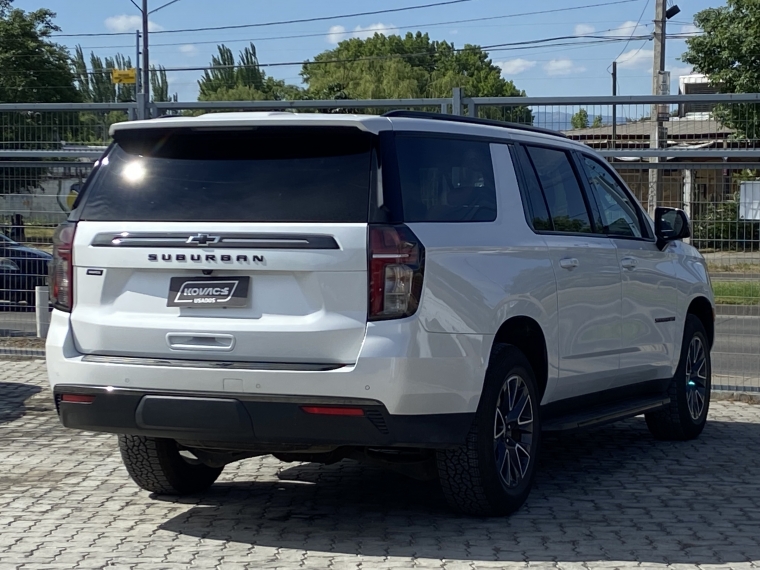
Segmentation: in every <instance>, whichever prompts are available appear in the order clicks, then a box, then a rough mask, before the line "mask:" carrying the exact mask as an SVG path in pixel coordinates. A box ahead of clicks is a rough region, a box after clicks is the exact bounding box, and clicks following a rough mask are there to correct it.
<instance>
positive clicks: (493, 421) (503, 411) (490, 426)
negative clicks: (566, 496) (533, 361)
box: [437, 345, 541, 516]
mask: <svg viewBox="0 0 760 570" xmlns="http://www.w3.org/2000/svg"><path fill="white" fill-rule="evenodd" d="M538 407H539V396H538V390H537V386H536V380H535V377H534V375H533V370H532V369H531V366H530V363H529V362H528V360H527V359H526V358H525V356H524V355H523V353H522V352H520V351H519V350H518V349H517V348H515V347H513V346H510V345H498V346H496V347H494V350H493V352H492V354H491V362H490V363H489V366H488V371H487V372H486V378H485V383H484V387H483V394H482V396H481V399H480V404H479V405H478V411H477V413H476V417H475V422H474V423H473V426H472V428H471V429H470V433H469V434H468V435H467V442H466V443H465V445H463V446H461V447H458V448H454V449H446V450H441V451H439V452H438V453H437V465H438V476H439V480H440V482H441V488H442V489H443V493H444V495H445V496H446V499H447V501H448V502H449V504H450V505H451V506H452V507H454V508H455V509H457V510H459V511H462V512H464V513H467V514H471V515H477V516H501V515H508V514H510V513H513V512H514V511H516V510H517V509H519V508H520V507H521V506H522V505H523V503H524V502H525V500H526V499H527V498H528V494H529V493H530V488H531V486H532V484H533V479H534V477H535V473H536V462H537V460H538V453H539V449H540V442H541V426H540V418H539V409H538Z"/></svg>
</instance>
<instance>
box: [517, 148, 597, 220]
mask: <svg viewBox="0 0 760 570" xmlns="http://www.w3.org/2000/svg"><path fill="white" fill-rule="evenodd" d="M527 149H528V154H529V155H530V158H531V161H532V163H533V167H534V168H535V170H536V174H537V175H538V179H539V181H540V182H541V187H542V188H543V190H544V196H546V202H547V204H548V205H549V212H550V213H551V216H552V222H554V230H555V231H558V232H580V233H590V232H591V221H590V220H589V216H588V210H587V209H586V202H585V201H584V200H583V194H582V193H581V188H580V186H579V185H578V179H577V178H576V177H575V171H574V170H573V167H572V165H571V164H570V157H569V156H568V155H567V153H566V152H564V151H561V150H555V149H548V148H540V147H527Z"/></svg>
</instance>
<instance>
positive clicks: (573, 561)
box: [0, 360, 760, 570]
mask: <svg viewBox="0 0 760 570" xmlns="http://www.w3.org/2000/svg"><path fill="white" fill-rule="evenodd" d="M666 567H667V568H672V569H691V568H700V569H706V568H710V569H718V568H737V569H749V568H760V406H753V405H749V404H744V403H738V402H714V403H713V407H712V410H711V413H710V423H709V425H708V427H707V428H706V430H705V432H704V434H703V435H702V437H701V438H700V439H698V440H696V441H693V442H686V443H663V442H657V441H655V440H653V439H652V438H651V437H650V436H649V433H648V432H647V430H646V426H645V425H644V421H643V419H642V418H635V419H633V420H630V421H627V422H623V423H621V424H617V425H614V426H609V427H605V428H600V429H597V430H594V431H589V432H586V433H582V434H576V435H563V436H560V437H553V438H551V439H547V440H546V442H545V446H544V452H543V456H542V458H541V467H540V473H539V476H538V481H537V484H536V486H535V488H534V490H533V493H532V494H531V496H530V499H529V500H528V503H527V505H526V506H525V507H524V508H523V509H522V510H521V511H520V512H519V513H517V514H516V515H514V516H512V517H511V518H507V519H477V518H469V517H463V516H458V515H455V514H452V513H451V512H449V511H448V510H447V509H446V507H444V506H443V504H442V499H441V496H440V494H439V491H438V490H437V488H436V486H435V485H434V484H431V483H422V482H416V481H412V480H408V479H405V478H403V477H402V476H400V475H395V474H393V473H388V472H385V471H381V470H376V469H373V468H369V467H366V466H362V465H359V464H356V463H353V462H350V461H344V462H341V463H338V464H335V465H331V466H319V465H314V464H295V463H293V464H284V463H280V462H278V461H276V460H274V459H273V458H271V457H265V458H257V459H249V460H246V461H243V462H240V463H237V464H233V465H230V466H228V467H227V468H226V469H225V472H224V473H223V475H222V477H221V478H220V481H219V482H218V483H217V484H216V485H215V486H214V487H213V488H212V489H211V490H210V491H209V492H208V493H206V494H205V495H203V496H198V497H192V498H183V499H171V498H166V497H158V496H151V495H150V494H148V493H146V492H144V491H141V490H139V489H138V488H137V487H136V486H135V485H134V484H133V483H132V482H131V481H130V480H129V478H128V477H127V474H126V472H125V470H124V468H123V467H122V464H121V460H120V458H119V454H118V451H117V448H116V441H115V437H114V436H111V435H104V434H95V433H88V432H76V431H71V430H66V429H64V428H62V427H60V425H59V423H58V420H57V418H56V416H55V412H54V410H53V406H52V402H51V399H50V392H49V390H48V389H47V379H46V375H45V370H44V364H43V363H42V362H41V361H28V360H27V361H23V360H19V361H0V570H9V569H24V570H32V569H42V568H50V569H52V568H61V569H74V568H83V569H84V568H91V569H100V568H109V569H140V570H153V569H181V568H209V569H223V570H232V569H242V568H250V569H259V568H265V569H270V568H288V569H290V568H313V569H318V568H331V569H336V570H339V569H348V568H364V569H366V568H393V569H400V568H442V569H445V570H455V569H457V570H458V569H478V568H510V569H511V568H530V569H534V568H539V569H544V568H546V569H549V568H554V569H559V570H582V569H586V570H594V569H612V568H626V569H627V568H666Z"/></svg>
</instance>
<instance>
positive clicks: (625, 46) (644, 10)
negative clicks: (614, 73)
mask: <svg viewBox="0 0 760 570" xmlns="http://www.w3.org/2000/svg"><path fill="white" fill-rule="evenodd" d="M649 2H650V0H647V3H646V4H644V9H643V10H642V11H641V14H640V15H639V19H638V21H637V22H636V25H635V26H634V27H633V30H632V31H631V38H633V36H634V34H635V33H636V30H637V29H638V28H639V24H640V23H641V20H642V19H643V18H644V13H645V12H646V11H647V8H649ZM630 43H631V40H630V39H629V40H628V41H627V42H626V43H625V45H624V46H623V49H622V50H620V53H619V54H618V56H617V57H616V58H615V59H614V60H613V61H617V60H618V58H620V56H621V55H623V54H624V53H625V50H627V49H628V46H629V45H630ZM642 47H643V46H642ZM639 51H641V48H639ZM636 53H638V52H636ZM610 67H612V65H611V64H610ZM610 67H608V68H607V72H609V71H610Z"/></svg>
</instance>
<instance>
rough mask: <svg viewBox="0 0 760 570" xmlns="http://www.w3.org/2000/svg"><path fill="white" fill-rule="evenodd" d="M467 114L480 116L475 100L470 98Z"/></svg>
mask: <svg viewBox="0 0 760 570" xmlns="http://www.w3.org/2000/svg"><path fill="white" fill-rule="evenodd" d="M467 116H468V117H477V116H478V108H477V107H476V106H475V101H473V100H470V102H469V103H467Z"/></svg>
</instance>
